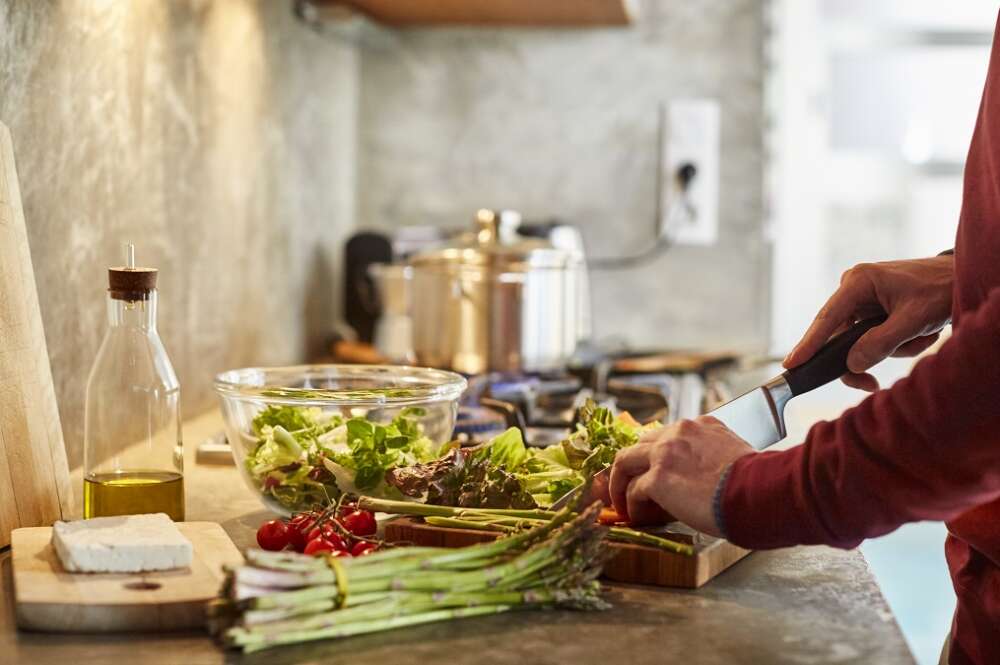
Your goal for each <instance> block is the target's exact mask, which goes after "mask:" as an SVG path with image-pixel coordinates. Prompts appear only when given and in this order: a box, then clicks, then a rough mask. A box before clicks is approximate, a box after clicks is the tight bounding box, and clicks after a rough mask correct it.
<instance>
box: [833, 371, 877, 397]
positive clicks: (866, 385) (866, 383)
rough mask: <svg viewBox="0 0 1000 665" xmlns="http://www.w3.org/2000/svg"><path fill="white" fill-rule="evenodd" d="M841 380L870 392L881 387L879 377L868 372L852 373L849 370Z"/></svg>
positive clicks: (852, 386)
mask: <svg viewBox="0 0 1000 665" xmlns="http://www.w3.org/2000/svg"><path fill="white" fill-rule="evenodd" d="M840 380H841V381H843V382H844V384H845V385H847V386H850V387H851V388H857V389H858V390H864V391H867V392H870V393H873V392H875V391H876V390H878V387H879V386H878V379H876V378H875V377H874V376H872V375H871V374H868V373H864V374H851V373H850V372H848V373H847V374H845V375H844V376H842V377H840Z"/></svg>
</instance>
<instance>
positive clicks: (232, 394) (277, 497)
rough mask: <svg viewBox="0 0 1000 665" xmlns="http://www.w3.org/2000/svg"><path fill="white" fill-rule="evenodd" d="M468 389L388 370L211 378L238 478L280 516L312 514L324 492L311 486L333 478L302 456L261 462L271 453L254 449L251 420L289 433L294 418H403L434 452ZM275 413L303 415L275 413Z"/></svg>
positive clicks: (420, 372) (251, 372) (440, 378)
mask: <svg viewBox="0 0 1000 665" xmlns="http://www.w3.org/2000/svg"><path fill="white" fill-rule="evenodd" d="M466 385H467V384H466V381H465V378H464V377H462V376H461V375H460V374H455V373H454V372H446V371H443V370H437V369H425V368H420V367H397V366H388V365H299V366H294V367H248V368H244V369H234V370H230V371H228V372H223V373H222V374H219V375H218V376H216V377H215V390H216V392H217V393H218V394H219V398H220V399H221V400H222V414H223V416H224V418H225V423H226V436H227V437H228V439H229V443H230V446H231V447H232V450H233V458H234V459H235V461H236V466H237V468H239V470H240V474H241V475H242V476H243V480H244V481H245V482H246V484H247V486H248V487H250V489H252V490H253V491H254V492H255V493H257V494H258V495H259V496H260V498H261V500H262V501H263V502H264V505H266V506H267V507H268V508H270V509H271V510H273V511H274V512H276V513H279V514H282V515H286V516H287V515H289V514H291V513H293V512H296V511H299V510H304V509H307V508H311V507H312V506H313V505H314V504H315V503H316V501H317V492H319V493H322V494H326V490H325V489H324V487H320V486H319V485H320V483H319V482H316V481H321V482H322V483H330V482H332V481H333V479H332V478H331V477H330V476H329V474H328V473H327V472H326V469H325V467H324V466H323V465H322V463H316V464H315V466H311V464H312V462H306V461H304V460H305V459H306V456H305V455H302V456H300V457H299V459H298V461H296V460H294V459H291V458H281V457H280V456H270V457H268V458H266V457H265V454H266V453H269V452H270V451H269V450H268V449H264V448H260V447H261V444H262V442H263V441H264V440H265V437H264V436H262V434H261V432H259V431H255V429H254V419H255V418H257V416H258V415H260V414H261V413H262V412H263V411H264V410H265V409H270V410H269V411H268V413H269V414H274V415H275V416H276V418H274V419H272V421H277V420H280V421H281V422H283V423H284V422H285V420H291V421H292V422H290V423H289V424H287V425H286V429H288V430H290V431H292V432H293V433H294V432H296V431H299V432H301V431H302V429H301V428H303V427H306V426H307V424H308V423H303V422H300V421H298V415H297V414H302V415H304V416H306V417H307V419H308V422H316V421H326V420H328V419H330V418H331V417H336V418H339V419H342V420H347V419H350V418H364V419H366V420H368V421H370V422H372V423H378V424H382V425H385V424H387V423H390V422H391V421H392V420H393V419H394V418H396V417H397V416H400V415H401V414H402V415H404V416H405V417H407V418H408V419H410V420H411V421H415V422H416V423H417V424H418V426H419V428H420V430H421V432H422V434H423V436H425V437H427V438H428V439H430V441H431V442H432V443H433V444H434V445H435V446H440V445H441V444H443V443H445V442H446V441H448V440H450V439H451V435H452V430H453V429H454V427H455V416H456V413H457V411H458V399H459V397H460V396H461V395H462V393H463V392H464V391H465V388H466ZM272 407H274V408H272ZM280 407H303V408H304V409H308V411H305V410H304V409H299V408H296V409H294V410H282V411H281V412H278V411H276V409H277V408H280ZM311 407H314V408H311ZM262 419H263V417H262ZM337 422H339V420H338V421H337ZM295 428H300V429H298V430H296V429H295ZM297 438H302V437H297ZM343 445H344V444H341V449H343ZM259 448H260V450H258V449H259ZM312 457H315V456H312ZM265 459H271V460H274V459H276V460H277V461H272V462H271V463H270V464H271V465H270V466H268V465H267V464H264V463H262V460H265ZM314 461H315V460H314ZM276 464H280V465H281V466H280V467H277V466H275V465H276ZM296 465H297V466H296ZM310 472H311V473H312V475H311V476H310V475H309V473H310ZM334 485H336V483H334Z"/></svg>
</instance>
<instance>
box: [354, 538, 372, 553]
mask: <svg viewBox="0 0 1000 665" xmlns="http://www.w3.org/2000/svg"><path fill="white" fill-rule="evenodd" d="M376 550H378V546H377V545H375V544H374V543H366V542H365V541H363V540H359V541H358V542H356V543H354V547H352V548H351V556H364V555H366V554H371V553H372V552H374V551H376Z"/></svg>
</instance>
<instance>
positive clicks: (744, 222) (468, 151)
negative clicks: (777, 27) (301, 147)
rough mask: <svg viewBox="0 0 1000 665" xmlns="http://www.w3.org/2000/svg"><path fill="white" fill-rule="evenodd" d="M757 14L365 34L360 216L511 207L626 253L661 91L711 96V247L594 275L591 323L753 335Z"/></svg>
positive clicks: (647, 200) (598, 246)
mask: <svg viewBox="0 0 1000 665" xmlns="http://www.w3.org/2000/svg"><path fill="white" fill-rule="evenodd" d="M763 20H764V19H763V6H762V3H761V2H760V0H687V1H685V2H661V1H659V0H649V1H648V2H645V3H642V6H641V16H640V20H639V23H638V24H637V25H636V26H634V27H633V28H629V29H624V30H622V29H602V30H582V31H572V30H568V31H567V30H560V31H548V30H503V31H491V30H482V29H419V30H409V31H388V30H378V29H375V30H371V31H369V32H368V33H367V34H366V37H365V40H364V46H363V48H362V54H363V55H362V60H361V71H362V73H361V107H360V117H361V124H360V130H361V137H360V143H359V164H358V185H359V187H358V202H357V206H358V220H359V224H360V225H362V226H369V227H382V228H391V227H393V226H397V225H402V224H411V223H439V224H447V225H454V224H462V223H465V222H467V221H469V220H470V219H471V215H472V212H473V211H474V210H475V209H477V208H480V207H484V206H487V207H492V206H501V207H512V208H515V209H519V210H521V211H522V212H523V213H524V214H525V215H526V216H530V217H536V218H544V217H549V216H558V217H560V218H563V219H565V220H568V221H572V222H576V223H578V224H580V225H581V227H582V228H583V230H584V233H585V238H586V240H587V243H588V247H589V251H590V252H591V254H592V255H595V256H596V255H600V256H607V255H616V254H621V253H625V252H633V251H636V250H637V249H640V248H642V247H643V245H644V242H646V239H648V238H649V237H650V234H651V229H652V226H653V211H654V196H653V194H654V178H653V174H654V172H655V160H656V151H657V147H656V118H657V111H656V109H657V104H658V103H659V102H661V101H664V100H670V99H671V98H684V97H712V98H716V99H718V100H719V101H720V103H721V111H722V119H721V132H722V148H721V154H722V159H721V183H720V184H721V188H720V189H721V196H720V198H721V200H720V207H719V214H720V218H719V220H720V238H719V243H718V244H717V245H716V246H713V247H708V248H688V247H679V248H676V249H674V250H673V251H671V252H670V253H668V254H667V255H666V256H664V257H662V258H660V259H659V260H657V261H655V262H654V263H652V264H649V265H647V266H645V267H642V268H639V269H633V270H628V271H624V272H614V273H612V272H605V273H597V274H595V275H594V279H593V282H594V289H593V298H594V309H595V317H594V318H595V327H596V333H597V336H598V337H599V338H605V339H606V338H609V337H620V338H624V339H627V340H628V341H629V342H630V343H631V344H632V345H634V346H655V347H662V346H678V347H686V346H710V345H731V346H737V347H741V348H756V349H763V348H765V347H766V345H767V338H768V316H769V312H768V309H769V304H768V302H769V301H768V287H769V281H768V274H769V270H768V265H769V254H768V251H769V246H768V245H767V243H766V242H765V240H764V232H763V221H762V220H763V217H764V215H763V202H762V189H763V185H762V175H761V171H762V162H763V158H764V155H763V146H762V139H761V133H762V132H761V128H762V124H763V118H762V113H763V111H762V107H763V101H762V90H763V80H762V77H763V62H762V58H763V55H762V52H763V40H764V25H763Z"/></svg>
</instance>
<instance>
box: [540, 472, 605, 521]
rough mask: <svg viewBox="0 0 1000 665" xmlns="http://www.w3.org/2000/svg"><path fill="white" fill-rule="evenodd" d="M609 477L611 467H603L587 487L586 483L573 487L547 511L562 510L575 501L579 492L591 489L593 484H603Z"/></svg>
mask: <svg viewBox="0 0 1000 665" xmlns="http://www.w3.org/2000/svg"><path fill="white" fill-rule="evenodd" d="M610 475H611V467H610V466H606V467H604V468H603V469H601V470H600V471H598V472H597V473H595V474H594V475H593V477H592V478H591V479H590V484H589V485H588V484H587V483H584V484H583V485H578V486H576V487H574V488H573V489H571V490H570V491H568V492H566V493H565V494H563V495H562V496H561V497H559V498H558V499H556V500H555V501H554V502H553V503H552V505H551V506H549V508H548V509H549V510H553V511H555V510H562V509H563V508H565V507H566V506H568V505H569V504H570V503H572V502H573V501H575V500H576V498H577V497H578V496H580V492H582V491H583V488H584V487H592V486H593V484H594V483H595V482H604V481H606V480H607V479H608V477H609V476H610Z"/></svg>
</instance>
